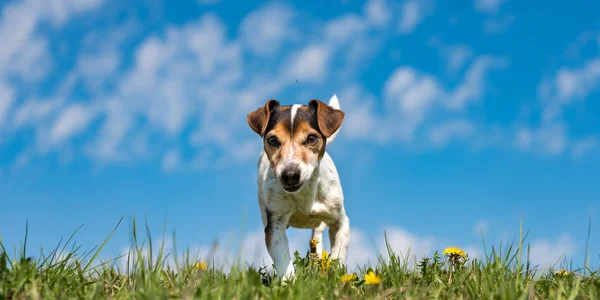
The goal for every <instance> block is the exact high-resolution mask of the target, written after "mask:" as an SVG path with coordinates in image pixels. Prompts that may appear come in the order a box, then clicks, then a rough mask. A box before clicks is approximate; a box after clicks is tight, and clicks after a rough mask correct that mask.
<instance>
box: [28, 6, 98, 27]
mask: <svg viewBox="0 0 600 300" xmlns="http://www.w3.org/2000/svg"><path fill="white" fill-rule="evenodd" d="M37 2H39V3H38V5H40V9H41V10H42V12H43V14H47V16H48V18H49V19H50V22H51V23H52V24H54V25H56V26H62V25H63V24H65V23H66V22H67V21H68V20H69V18H70V17H72V16H73V15H75V14H79V13H83V12H86V11H90V10H93V9H97V8H98V7H99V6H100V5H101V4H102V2H103V0H45V1H44V0H41V1H37Z"/></svg>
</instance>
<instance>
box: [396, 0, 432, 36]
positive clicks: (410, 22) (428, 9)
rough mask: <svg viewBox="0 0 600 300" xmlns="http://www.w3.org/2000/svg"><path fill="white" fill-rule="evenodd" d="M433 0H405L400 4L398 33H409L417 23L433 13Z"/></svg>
mask: <svg viewBox="0 0 600 300" xmlns="http://www.w3.org/2000/svg"><path fill="white" fill-rule="evenodd" d="M433 10H434V2H433V1H431V0H424V1H417V0H407V1H404V3H403V4H402V13H401V15H400V23H399V24H398V30H399V31H400V33H403V34H407V33H411V32H412V31H413V30H415V28H416V27H417V25H419V23H421V22H422V21H423V20H424V19H425V18H426V17H428V16H429V15H430V14H432V13H433Z"/></svg>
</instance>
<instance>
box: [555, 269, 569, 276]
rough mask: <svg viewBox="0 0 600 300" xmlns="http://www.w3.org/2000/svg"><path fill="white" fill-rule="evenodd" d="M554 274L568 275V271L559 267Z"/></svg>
mask: <svg viewBox="0 0 600 300" xmlns="http://www.w3.org/2000/svg"><path fill="white" fill-rule="evenodd" d="M556 275H557V276H566V275H569V271H567V270H564V269H561V270H558V271H556Z"/></svg>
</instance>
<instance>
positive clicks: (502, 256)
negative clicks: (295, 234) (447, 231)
mask: <svg viewBox="0 0 600 300" xmlns="http://www.w3.org/2000/svg"><path fill="white" fill-rule="evenodd" d="M119 223H121V222H119ZM117 227H118V225H117ZM117 227H115V230H116V229H117ZM138 231H141V232H143V235H142V236H140V233H139V232H138ZM113 233H114V230H113V232H112V233H111V234H110V235H109V236H108V237H107V238H106V239H105V240H104V242H103V243H101V244H99V246H98V247H96V248H94V249H91V250H88V251H83V250H82V249H80V247H78V246H77V245H75V244H74V243H73V242H72V240H73V237H74V236H75V234H76V232H75V233H73V235H71V236H70V237H69V238H68V239H66V240H65V241H62V240H61V241H59V242H58V246H57V247H56V248H54V249H52V250H51V251H49V252H47V253H44V251H43V250H42V254H40V255H39V257H30V256H28V255H27V234H26V235H25V239H24V241H23V242H22V243H21V244H20V245H16V246H14V247H13V249H14V250H13V251H12V252H8V251H7V247H5V245H3V244H2V243H1V241H0V299H172V298H174V299H600V271H599V270H597V269H595V270H592V269H591V268H590V267H588V263H587V262H588V261H589V260H587V261H586V263H585V264H584V267H583V268H581V269H572V268H569V267H568V265H569V263H568V261H567V260H566V258H564V259H563V260H562V262H561V264H560V265H561V268H548V269H540V268H538V266H533V265H531V263H530V256H529V248H528V246H527V245H526V242H525V241H526V236H527V233H523V230H522V229H521V230H520V232H519V238H518V240H517V241H516V242H515V243H513V244H509V245H498V246H497V247H496V246H489V248H488V247H486V245H485V240H484V241H483V243H484V249H489V250H488V251H486V253H485V257H483V258H481V259H476V258H473V259H472V258H469V255H468V253H465V252H464V251H463V250H461V249H459V248H453V247H449V248H446V249H440V251H439V252H438V251H436V252H435V253H434V254H433V255H432V256H430V257H424V258H421V259H419V260H417V261H414V262H412V260H413V259H414V257H413V258H411V255H410V253H406V254H403V253H402V254H401V253H396V252H395V251H394V249H391V248H390V247H389V246H388V249H387V251H388V255H387V258H386V259H384V258H383V256H380V258H379V260H378V261H377V262H376V263H373V264H372V265H366V266H356V267H351V266H344V265H343V264H340V263H339V262H338V261H332V260H331V259H330V258H329V257H328V254H327V252H326V251H324V252H323V253H316V252H315V248H314V242H312V241H311V242H312V243H311V244H312V246H311V247H310V248H309V247H307V248H309V249H307V251H306V253H297V252H296V253H295V261H294V264H295V266H296V272H297V273H296V276H295V279H294V281H293V282H282V281H280V280H278V279H277V278H276V277H274V276H273V274H272V273H271V272H270V270H271V269H270V268H267V266H264V267H260V268H255V267H251V266H248V265H244V264H241V263H238V264H235V265H234V266H233V267H232V268H230V269H229V270H227V271H224V270H220V269H215V268H211V267H209V264H208V263H207V262H206V261H203V260H202V258H196V257H194V256H193V253H191V252H190V251H189V250H186V251H184V252H182V253H183V254H182V255H176V254H177V251H173V253H167V252H166V251H165V247H164V240H165V238H164V234H163V239H162V241H163V243H162V246H161V247H160V248H159V249H158V251H156V252H154V251H153V250H152V247H145V245H148V244H152V236H151V235H150V230H149V228H148V226H147V223H146V226H145V228H143V229H141V230H139V228H138V227H136V221H135V219H134V220H133V232H132V237H133V245H132V249H133V254H131V255H127V256H122V257H117V258H115V259H114V260H110V261H101V260H100V259H99V257H100V253H101V251H102V250H103V248H104V246H105V245H106V244H107V242H108V241H109V240H110V238H111V236H112V234H113ZM588 236H589V235H588ZM586 249H587V247H586ZM586 257H589V255H588V253H587V250H586ZM120 260H126V264H124V265H125V266H126V267H122V265H123V264H119V261H120ZM557 263H559V262H557Z"/></svg>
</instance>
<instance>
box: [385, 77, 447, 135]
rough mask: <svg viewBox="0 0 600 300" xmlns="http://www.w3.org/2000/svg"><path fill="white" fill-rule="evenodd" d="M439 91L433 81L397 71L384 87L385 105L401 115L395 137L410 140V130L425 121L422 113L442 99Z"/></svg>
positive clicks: (432, 79) (438, 86)
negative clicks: (400, 121) (398, 136)
mask: <svg viewBox="0 0 600 300" xmlns="http://www.w3.org/2000/svg"><path fill="white" fill-rule="evenodd" d="M442 94H443V91H442V90H441V88H440V85H439V83H438V82H437V80H436V79H435V78H433V77H432V76H429V75H426V74H420V73H418V72H417V71H415V70H414V69H412V68H408V67H399V68H397V69H396V70H395V71H394V72H393V73H392V74H391V75H390V77H389V78H388V80H387V81H386V82H385V84H384V97H385V99H386V104H387V105H388V107H390V108H391V109H392V110H393V111H397V112H399V113H400V114H401V120H402V123H403V124H402V125H403V126H399V129H400V130H399V132H398V133H399V134H400V136H401V137H402V138H403V139H411V138H412V135H413V133H414V130H415V129H416V128H417V126H419V125H420V124H421V122H422V121H423V120H424V118H425V117H426V113H427V112H428V111H429V110H430V108H431V107H432V106H433V105H434V104H435V102H436V101H439V100H440V98H441V97H442Z"/></svg>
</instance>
